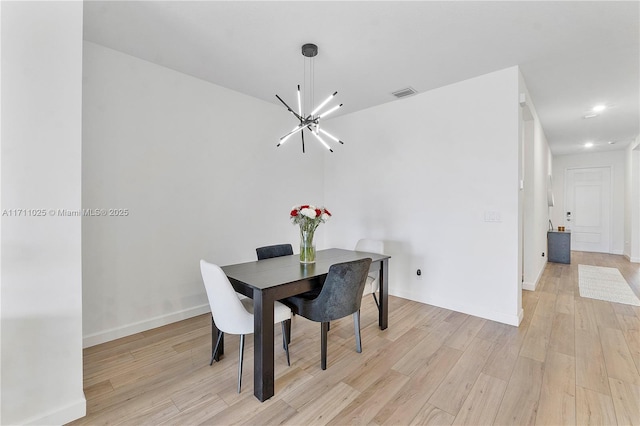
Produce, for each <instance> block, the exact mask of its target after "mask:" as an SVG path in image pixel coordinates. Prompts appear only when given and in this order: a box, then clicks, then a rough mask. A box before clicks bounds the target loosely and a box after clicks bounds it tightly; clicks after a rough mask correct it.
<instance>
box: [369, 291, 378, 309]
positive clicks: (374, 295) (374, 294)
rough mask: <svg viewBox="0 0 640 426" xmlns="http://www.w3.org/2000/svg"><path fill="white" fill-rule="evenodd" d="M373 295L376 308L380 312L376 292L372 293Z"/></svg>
mask: <svg viewBox="0 0 640 426" xmlns="http://www.w3.org/2000/svg"><path fill="white" fill-rule="evenodd" d="M371 295H372V296H373V301H374V302H376V306H377V307H378V310H380V303H378V298H377V297H376V292H375V291H374V292H373V293H371Z"/></svg>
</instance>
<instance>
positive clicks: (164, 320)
mask: <svg viewBox="0 0 640 426" xmlns="http://www.w3.org/2000/svg"><path fill="white" fill-rule="evenodd" d="M207 312H211V310H210V308H209V304H204V305H200V306H195V307H193V308H188V309H183V310H181V311H177V312H172V313H169V314H166V315H161V316H158V317H154V318H149V319H148V320H144V321H139V322H136V323H132V324H127V325H124V326H122V327H117V328H112V329H110V330H105V331H101V332H98V333H93V334H89V335H87V336H84V337H83V339H82V345H83V347H85V348H88V347H89V346H95V345H99V344H100V343H105V342H110V341H112V340H116V339H120V338H121V337H126V336H130V335H132V334H136V333H140V332H142V331H147V330H151V329H152V328H156V327H162V326H163V325H167V324H171V323H174V322H177V321H182V320H184V319H187V318H191V317H195V316H198V315H202V314H206V313H207Z"/></svg>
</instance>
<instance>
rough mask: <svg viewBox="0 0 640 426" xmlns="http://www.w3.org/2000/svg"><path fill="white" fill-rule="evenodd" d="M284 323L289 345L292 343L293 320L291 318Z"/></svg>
mask: <svg viewBox="0 0 640 426" xmlns="http://www.w3.org/2000/svg"><path fill="white" fill-rule="evenodd" d="M283 323H284V324H285V326H286V327H287V344H289V343H291V318H289V319H288V320H284V322H283ZM283 348H284V346H283Z"/></svg>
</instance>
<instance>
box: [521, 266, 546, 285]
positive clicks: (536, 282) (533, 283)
mask: <svg viewBox="0 0 640 426" xmlns="http://www.w3.org/2000/svg"><path fill="white" fill-rule="evenodd" d="M546 267H547V261H546V260H545V262H544V263H543V264H542V268H540V270H539V271H538V276H537V277H536V280H535V282H532V283H529V282H526V281H525V282H523V283H522V289H523V290H528V291H536V288H538V283H539V282H540V278H542V274H543V273H544V268H546Z"/></svg>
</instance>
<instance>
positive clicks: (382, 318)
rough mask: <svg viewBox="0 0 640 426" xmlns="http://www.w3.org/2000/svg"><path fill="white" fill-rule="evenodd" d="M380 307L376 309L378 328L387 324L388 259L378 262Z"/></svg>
mask: <svg viewBox="0 0 640 426" xmlns="http://www.w3.org/2000/svg"><path fill="white" fill-rule="evenodd" d="M379 281H380V302H379V303H380V309H378V325H379V326H380V330H384V329H386V328H387V326H388V320H389V259H384V260H382V261H381V262H380V275H379Z"/></svg>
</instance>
